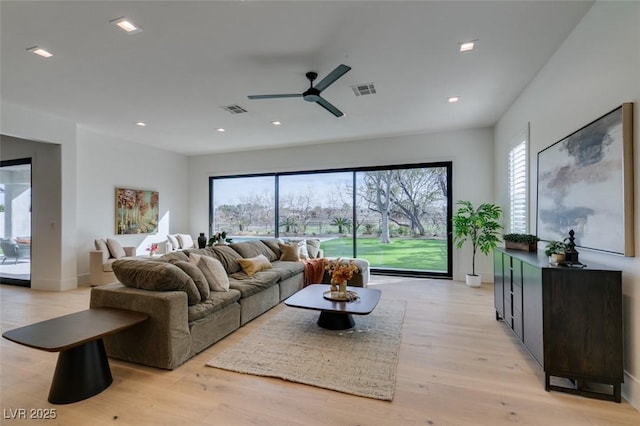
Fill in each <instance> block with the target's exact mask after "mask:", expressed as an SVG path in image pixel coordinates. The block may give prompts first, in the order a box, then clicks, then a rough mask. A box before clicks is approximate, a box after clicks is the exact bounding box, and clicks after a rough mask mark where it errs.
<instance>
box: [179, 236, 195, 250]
mask: <svg viewBox="0 0 640 426" xmlns="http://www.w3.org/2000/svg"><path fill="white" fill-rule="evenodd" d="M176 237H177V238H178V243H180V248H181V249H188V248H192V247H193V238H191V235H189V234H176Z"/></svg>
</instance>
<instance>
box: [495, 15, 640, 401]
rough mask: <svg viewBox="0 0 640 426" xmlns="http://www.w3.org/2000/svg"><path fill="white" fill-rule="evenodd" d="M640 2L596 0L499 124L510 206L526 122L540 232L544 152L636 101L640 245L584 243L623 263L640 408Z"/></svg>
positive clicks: (632, 378)
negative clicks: (606, 247) (622, 251)
mask: <svg viewBox="0 0 640 426" xmlns="http://www.w3.org/2000/svg"><path fill="white" fill-rule="evenodd" d="M639 45H640V2H597V3H596V4H595V5H594V6H593V7H592V9H591V10H590V11H589V12H588V13H587V15H585V17H584V19H583V20H582V21H581V22H580V24H579V25H578V26H577V27H576V28H575V30H574V31H573V32H572V33H571V34H570V36H569V37H568V38H567V40H566V41H565V43H564V44H563V45H562V46H561V48H560V49H559V50H558V51H557V52H556V53H555V55H554V56H553V57H552V58H551V60H550V61H549V62H548V63H547V64H546V65H545V67H544V68H543V69H542V70H541V71H540V73H539V74H538V75H537V76H536V78H535V79H534V80H533V81H532V82H531V83H530V84H529V86H528V87H527V89H526V90H525V91H524V92H523V93H522V95H521V96H520V97H519V98H518V99H517V101H516V102H515V103H514V104H513V105H512V106H511V107H510V108H509V110H508V111H507V112H506V113H505V114H504V115H503V117H502V118H501V119H500V120H499V122H498V124H497V125H496V129H495V148H496V149H495V164H496V172H495V187H496V199H497V201H498V202H499V203H500V204H501V205H502V206H503V208H506V207H507V206H508V203H507V200H508V195H507V182H508V181H507V168H506V162H505V159H506V158H507V153H508V143H509V139H510V137H512V136H513V135H514V134H515V133H517V131H518V130H519V129H520V128H522V127H524V126H525V125H526V123H527V122H530V123H531V135H530V147H531V149H530V155H531V159H530V166H531V168H530V170H531V174H530V178H531V179H530V180H531V184H530V190H531V194H532V195H531V198H530V201H531V208H530V218H531V219H530V229H531V231H532V232H535V229H536V228H535V226H536V224H535V221H536V213H535V212H536V197H535V194H536V191H537V188H536V176H537V168H536V167H537V164H536V161H537V153H538V152H539V151H541V150H542V149H544V148H546V147H548V146H549V145H551V144H553V143H555V142H557V141H558V140H560V139H562V138H564V137H565V136H567V135H569V134H570V133H572V132H574V131H575V130H577V129H579V128H581V127H582V126H584V125H586V124H588V123H590V122H591V121H593V120H594V119H596V118H598V117H599V116H601V115H603V114H605V113H607V112H609V111H611V110H612V109H614V108H616V107H617V106H620V105H621V104H622V103H623V102H629V101H631V102H634V107H635V113H634V127H635V144H634V151H635V154H634V168H635V182H634V183H635V203H634V205H635V252H636V257H633V258H624V257H622V256H614V255H607V254H600V253H596V252H588V251H586V250H582V251H581V253H580V260H582V261H585V262H586V263H589V262H594V263H599V264H604V265H609V266H611V267H614V268H619V269H621V270H622V271H623V278H622V279H623V293H624V297H623V306H624V346H625V352H624V358H625V360H624V365H625V373H626V375H625V383H624V385H623V396H624V397H625V398H626V399H627V400H629V402H631V403H632V404H633V405H634V406H635V407H636V408H640V326H638V324H640V145H639V143H638V134H639V133H640V132H639V129H640V102H639V101H640V48H638V46H639Z"/></svg>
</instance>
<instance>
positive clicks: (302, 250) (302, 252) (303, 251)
mask: <svg viewBox="0 0 640 426" xmlns="http://www.w3.org/2000/svg"><path fill="white" fill-rule="evenodd" d="M298 255H299V256H300V259H308V258H309V252H308V251H307V240H301V241H299V242H298Z"/></svg>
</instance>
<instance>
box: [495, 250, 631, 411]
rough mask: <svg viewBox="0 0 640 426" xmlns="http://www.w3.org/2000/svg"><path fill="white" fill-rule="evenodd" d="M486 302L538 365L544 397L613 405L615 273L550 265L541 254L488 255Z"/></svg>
mask: <svg viewBox="0 0 640 426" xmlns="http://www.w3.org/2000/svg"><path fill="white" fill-rule="evenodd" d="M494 296H495V309H496V320H504V323H505V324H507V326H508V327H509V328H511V329H512V330H513V332H514V333H515V335H516V336H517V337H518V339H520V340H521V341H522V343H523V344H524V346H525V347H526V348H527V350H528V351H529V352H530V353H531V355H532V356H533V358H534V359H535V360H536V361H537V362H538V363H539V364H540V365H541V366H542V368H543V369H544V373H545V389H546V390H547V391H549V390H556V391H562V392H569V393H574V394H579V395H583V396H589V397H594V398H601V399H608V400H614V401H616V402H620V399H621V395H620V387H621V384H622V382H623V381H624V376H623V364H622V272H621V271H616V270H612V269H609V268H605V267H600V266H596V265H591V264H590V265H588V267H586V268H575V267H565V266H552V265H550V264H549V263H548V259H547V257H546V256H544V253H543V252H541V251H540V252H538V253H536V252H532V253H529V252H523V251H517V250H506V249H496V250H495V251H494ZM552 377H556V378H563V379H569V380H564V382H567V384H568V385H567V386H563V385H560V384H557V383H552V380H551V378H552Z"/></svg>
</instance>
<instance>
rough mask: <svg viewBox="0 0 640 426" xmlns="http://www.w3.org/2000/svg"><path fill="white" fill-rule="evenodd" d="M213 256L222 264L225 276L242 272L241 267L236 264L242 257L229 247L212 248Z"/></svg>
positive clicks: (218, 246)
mask: <svg viewBox="0 0 640 426" xmlns="http://www.w3.org/2000/svg"><path fill="white" fill-rule="evenodd" d="M212 248H213V254H214V255H215V257H216V258H217V259H218V260H219V261H220V262H221V263H222V266H224V269H225V271H227V274H233V273H236V272H239V271H241V270H242V266H240V263H238V260H239V259H242V256H240V254H239V253H238V252H237V251H235V250H234V249H232V248H231V247H229V246H225V245H217V246H213V247H212Z"/></svg>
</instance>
